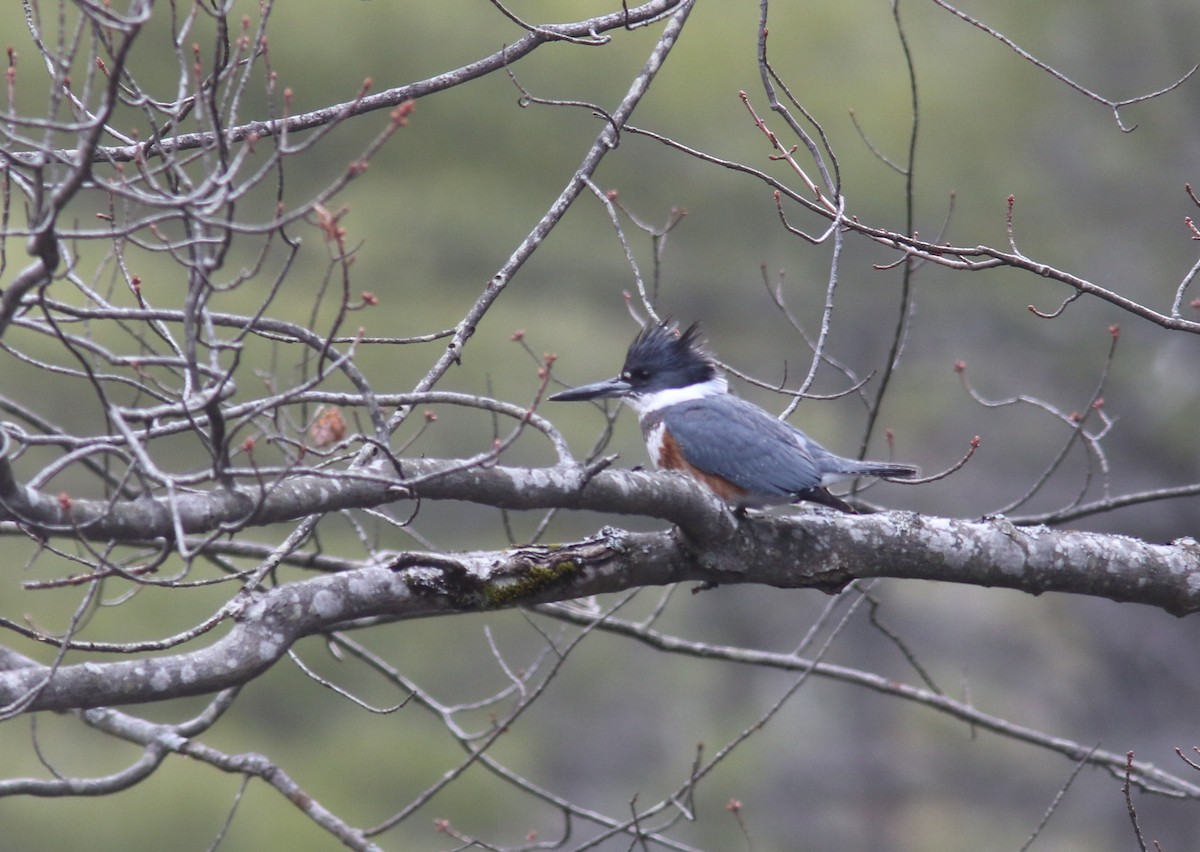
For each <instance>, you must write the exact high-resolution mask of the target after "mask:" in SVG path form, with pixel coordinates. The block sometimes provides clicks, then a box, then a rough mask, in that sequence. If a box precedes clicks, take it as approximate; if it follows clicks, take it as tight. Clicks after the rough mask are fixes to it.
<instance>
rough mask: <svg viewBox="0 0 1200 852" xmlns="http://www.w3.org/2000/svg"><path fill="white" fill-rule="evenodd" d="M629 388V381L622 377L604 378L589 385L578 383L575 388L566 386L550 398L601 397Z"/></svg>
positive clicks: (625, 390) (577, 398)
mask: <svg viewBox="0 0 1200 852" xmlns="http://www.w3.org/2000/svg"><path fill="white" fill-rule="evenodd" d="M628 390H629V382H627V381H624V380H623V379H619V378H613V379H605V380H604V381H602V382H592V383H591V384H590V385H580V386H579V387H577V388H567V389H566V390H565V391H559V392H558V393H556V394H554V395H553V396H551V397H550V399H553V400H557V401H559V402H574V401H576V400H583V399H603V398H605V397H612V396H621V395H622V394H624V393H626V392H627V391H628Z"/></svg>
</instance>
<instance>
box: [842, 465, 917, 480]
mask: <svg viewBox="0 0 1200 852" xmlns="http://www.w3.org/2000/svg"><path fill="white" fill-rule="evenodd" d="M844 472H845V473H848V474H851V475H853V476H885V477H887V478H888V479H912V478H913V477H915V476H917V475H918V474H919V473H920V470H918V469H917V468H915V467H913V466H912V465H911V464H893V463H892V462H872V461H866V462H857V463H855V464H854V465H852V466H851V468H850V469H849V470H846V471H844Z"/></svg>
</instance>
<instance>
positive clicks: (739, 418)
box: [663, 396, 821, 498]
mask: <svg viewBox="0 0 1200 852" xmlns="http://www.w3.org/2000/svg"><path fill="white" fill-rule="evenodd" d="M663 425H665V426H666V428H667V431H668V432H670V433H671V436H672V437H674V439H675V440H676V441H677V442H678V443H679V445H680V448H681V449H682V450H683V455H684V457H685V458H686V459H687V461H688V463H689V464H691V465H693V466H694V467H697V468H699V469H700V470H702V471H704V472H705V473H709V474H714V475H716V476H720V477H722V478H723V479H727V480H729V481H730V482H732V483H733V484H734V485H737V486H738V487H740V488H743V489H745V490H746V491H748V492H750V493H751V494H755V495H762V496H775V497H780V498H794V497H795V496H797V495H799V494H802V493H804V492H807V491H808V490H809V489H812V488H816V487H817V486H819V485H820V484H821V473H820V471H819V470H818V469H817V465H816V463H815V462H814V460H813V457H812V455H811V454H810V453H809V451H808V450H807V449H806V448H805V446H804V438H803V437H802V436H801V435H800V433H798V432H797V431H796V430H795V429H793V428H792V427H791V426H789V425H788V424H786V423H784V422H782V421H780V420H777V419H775V418H774V417H772V416H771V415H770V414H767V412H765V411H763V410H762V409H761V408H758V407H757V406H755V405H753V404H751V403H749V402H746V401H745V400H743V399H740V398H738V397H735V396H716V397H707V398H705V399H702V400H694V401H689V402H682V403H679V404H677V405H672V406H671V407H670V408H668V409H666V411H665V412H664V413H663Z"/></svg>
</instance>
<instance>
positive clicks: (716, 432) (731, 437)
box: [549, 321, 918, 514]
mask: <svg viewBox="0 0 1200 852" xmlns="http://www.w3.org/2000/svg"><path fill="white" fill-rule="evenodd" d="M605 398H619V399H620V400H621V401H623V402H624V403H625V404H626V405H628V406H629V407H631V408H632V409H634V410H635V411H636V412H637V414H638V420H639V422H640V423H641V427H642V437H643V438H644V439H645V441H646V450H647V452H648V453H649V455H650V459H651V461H652V462H653V464H654V466H655V467H656V468H658V469H659V470H674V471H679V472H681V473H684V474H686V475H687V476H689V477H691V478H692V479H694V480H696V481H698V482H700V483H701V484H702V485H704V486H706V487H707V488H708V489H709V490H711V491H712V492H713V493H715V494H716V495H717V496H718V497H719V498H721V499H722V500H724V501H725V503H726V504H728V505H729V506H731V507H732V508H733V509H734V510H735V511H737V512H739V513H742V512H744V511H745V510H746V509H747V508H754V509H761V508H766V507H769V506H777V505H783V504H787V503H797V502H800V501H802V500H804V501H809V502H812V503H818V504H821V505H824V506H828V507H830V508H833V509H837V510H839V511H841V512H846V513H849V514H856V510H855V509H854V507H852V506H850V505H849V504H848V503H846V502H845V501H844V500H842V499H840V498H838V497H835V496H834V495H833V494H831V493H830V492H829V491H828V488H827V486H829V485H832V484H834V483H836V482H840V481H845V480H849V479H854V478H856V477H859V476H874V477H888V478H891V479H912V478H913V477H916V476H917V474H918V470H917V468H915V467H913V466H912V465H907V464H896V463H892V462H875V461H859V460H857V459H849V458H843V457H842V456H838V455H834V454H833V453H831V452H830V451H829V450H827V449H825V448H824V447H822V446H821V445H820V444H818V443H817V442H816V441H814V440H813V439H812V438H810V437H808V436H807V435H805V434H804V433H803V432H801V431H800V430H799V429H797V428H796V427H794V426H792V425H791V424H789V423H787V422H785V421H783V420H780V419H778V418H777V417H774V416H772V415H771V414H770V413H769V412H767V411H765V410H763V409H762V408H759V407H758V406H757V405H755V404H754V403H752V402H749V401H747V400H744V399H742V398H741V397H738V396H735V395H733V394H732V393H730V392H729V383H728V381H727V379H726V378H725V376H724V374H723V372H722V371H721V368H720V367H719V365H718V364H717V361H716V359H715V357H714V356H713V355H712V353H710V352H709V351H708V349H707V348H706V346H705V344H704V342H703V340H702V339H701V330H700V324H699V323H692V324H691V325H690V326H688V327H687V328H686V329H684V330H683V331H680V330H679V328H678V326H677V325H673V324H671V323H670V322H669V321H668V322H664V323H662V324H659V323H655V322H648V323H646V324H645V325H644V326H643V328H642V330H641V332H640V333H639V334H638V336H637V337H636V338H635V339H634V341H633V343H631V344H630V346H629V351H628V352H627V353H626V355H625V364H624V366H622V367H621V372H620V373H619V374H618V375H616V376H614V377H613V378H611V379H605V380H603V381H599V382H593V383H592V384H586V385H580V386H579V387H573V388H568V389H566V390H563V391H559V392H558V393H555V394H553V395H551V396H550V397H549V399H551V400H556V401H563V402H570V401H577V400H593V399H605Z"/></svg>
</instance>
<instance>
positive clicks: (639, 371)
mask: <svg viewBox="0 0 1200 852" xmlns="http://www.w3.org/2000/svg"><path fill="white" fill-rule="evenodd" d="M625 378H626V380H632V381H635V382H644V381H646V379H648V378H650V371H649V370H647V369H646V368H645V367H635V368H634V369H632V370H626V371H625Z"/></svg>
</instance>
